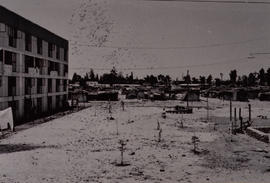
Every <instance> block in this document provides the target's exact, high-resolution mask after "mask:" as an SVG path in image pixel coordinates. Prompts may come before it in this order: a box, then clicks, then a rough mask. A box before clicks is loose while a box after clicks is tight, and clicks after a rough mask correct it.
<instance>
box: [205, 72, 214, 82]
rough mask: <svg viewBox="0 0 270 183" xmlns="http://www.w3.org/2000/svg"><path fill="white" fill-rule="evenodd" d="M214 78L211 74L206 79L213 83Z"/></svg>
mask: <svg viewBox="0 0 270 183" xmlns="http://www.w3.org/2000/svg"><path fill="white" fill-rule="evenodd" d="M212 80H213V77H212V75H211V74H210V75H209V76H208V77H207V79H206V82H207V84H209V85H212Z"/></svg>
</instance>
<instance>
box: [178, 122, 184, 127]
mask: <svg viewBox="0 0 270 183" xmlns="http://www.w3.org/2000/svg"><path fill="white" fill-rule="evenodd" d="M177 124H178V127H179V128H184V123H183V120H180V121H179V120H177Z"/></svg>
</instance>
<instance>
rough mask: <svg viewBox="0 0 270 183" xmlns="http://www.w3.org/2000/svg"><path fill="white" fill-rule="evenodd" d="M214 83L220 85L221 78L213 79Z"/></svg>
mask: <svg viewBox="0 0 270 183" xmlns="http://www.w3.org/2000/svg"><path fill="white" fill-rule="evenodd" d="M215 84H216V86H220V85H221V80H220V79H219V78H216V79H215Z"/></svg>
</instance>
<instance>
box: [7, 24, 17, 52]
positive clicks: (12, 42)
mask: <svg viewBox="0 0 270 183" xmlns="http://www.w3.org/2000/svg"><path fill="white" fill-rule="evenodd" d="M8 45H9V46H11V47H13V48H16V47H17V29H15V28H14V27H8Z"/></svg>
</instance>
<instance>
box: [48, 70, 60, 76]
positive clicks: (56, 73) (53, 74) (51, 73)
mask: <svg viewBox="0 0 270 183" xmlns="http://www.w3.org/2000/svg"><path fill="white" fill-rule="evenodd" d="M50 76H52V77H57V76H58V72H57V71H51V72H50Z"/></svg>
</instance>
